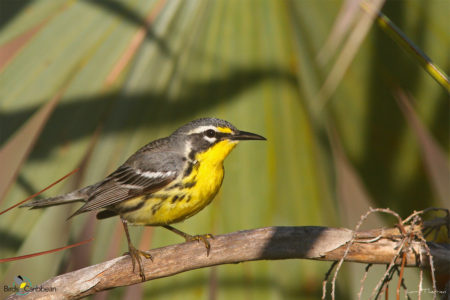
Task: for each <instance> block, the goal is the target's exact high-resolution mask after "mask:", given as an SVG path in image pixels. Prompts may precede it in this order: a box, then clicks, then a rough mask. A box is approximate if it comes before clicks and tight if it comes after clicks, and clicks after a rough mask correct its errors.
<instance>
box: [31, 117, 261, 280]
mask: <svg viewBox="0 0 450 300" xmlns="http://www.w3.org/2000/svg"><path fill="white" fill-rule="evenodd" d="M242 140H265V138H264V137H262V136H260V135H257V134H254V133H250V132H245V131H241V130H238V129H237V128H236V127H234V126H233V125H232V124H230V123H229V122H227V121H224V120H220V119H216V118H203V119H198V120H195V121H192V122H189V123H187V124H186V125H184V126H182V127H180V128H179V129H177V130H176V131H175V132H174V133H172V134H171V135H170V136H168V137H165V138H162V139H158V140H155V141H153V142H151V143H149V144H147V145H145V146H144V147H142V148H141V149H139V150H138V151H137V152H136V153H135V154H133V155H132V156H131V157H130V158H128V159H127V161H125V163H124V164H122V165H121V166H120V167H119V168H118V169H117V170H115V171H114V172H112V173H111V174H110V175H109V176H108V177H106V178H105V179H103V180H102V181H100V182H98V183H95V184H93V185H90V186H87V187H84V188H82V189H79V190H76V191H73V192H70V193H67V194H64V195H61V196H57V197H53V198H47V199H42V200H33V201H31V202H29V203H26V204H24V205H22V207H31V208H42V207H47V206H53V205H60V204H67V203H71V202H77V201H79V202H84V205H83V206H82V207H80V208H79V209H78V210H77V211H76V212H75V213H74V214H73V215H72V216H71V217H73V216H76V215H78V214H81V213H84V212H89V211H97V210H100V212H99V213H98V214H97V219H105V218H109V217H113V216H119V217H120V219H121V221H122V224H123V227H124V230H125V234H126V237H127V241H128V250H129V254H130V256H131V260H132V264H133V271H134V270H135V264H136V262H137V263H138V265H139V274H140V276H141V277H142V280H145V273H144V269H143V266H142V261H141V257H140V256H144V257H145V258H150V259H153V258H152V256H151V255H150V254H149V253H146V252H144V251H141V250H138V249H136V248H135V247H134V246H133V244H132V242H131V239H130V235H129V233H128V224H130V225H141V226H162V227H164V228H166V229H169V230H171V231H172V232H174V233H176V234H178V235H180V236H182V237H183V238H184V239H185V240H186V241H194V240H196V241H202V242H203V243H204V244H205V247H206V249H207V254H209V249H210V244H209V241H208V238H212V237H213V236H212V235H211V234H204V235H189V234H187V233H184V232H182V231H180V230H178V229H176V228H174V227H172V226H170V225H169V224H173V223H177V222H180V221H183V220H185V219H187V218H189V217H191V216H193V215H195V214H196V213H198V212H199V211H200V210H202V209H203V208H204V207H205V206H207V205H208V204H209V203H211V201H212V200H213V199H214V197H215V195H216V194H217V192H218V191H219V189H220V186H221V184H222V180H223V176H224V170H223V161H224V160H225V158H226V157H227V156H228V154H229V153H230V151H231V150H232V149H233V148H234V147H235V146H236V144H237V143H238V142H239V141H242ZM71 217H70V218H71Z"/></svg>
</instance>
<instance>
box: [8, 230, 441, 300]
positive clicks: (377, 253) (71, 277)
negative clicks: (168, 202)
mask: <svg viewBox="0 0 450 300" xmlns="http://www.w3.org/2000/svg"><path fill="white" fill-rule="evenodd" d="M405 227H406V228H407V227H408V226H405ZM380 236H381V237H380ZM352 238H353V242H352V245H351V247H350V249H347V244H348V243H349V242H350V240H352ZM367 240H373V242H371V243H367ZM364 241H366V242H364ZM210 242H211V252H210V254H209V256H206V251H205V247H204V245H203V244H199V243H196V242H189V243H183V244H177V245H172V246H167V247H164V248H158V249H152V250H151V251H149V253H150V254H151V255H152V256H153V257H154V261H153V262H152V261H151V260H145V261H143V264H144V268H145V275H146V278H147V280H153V279H157V278H161V277H167V276H172V275H175V274H178V273H181V272H186V271H189V270H194V269H199V268H204V267H209V266H214V265H221V264H231V263H240V262H245V261H253V260H275V259H293V258H301V259H313V260H324V261H339V260H340V259H341V258H342V257H343V256H344V253H345V252H347V253H346V256H345V260H346V261H352V262H360V263H366V264H390V263H392V261H393V258H395V257H396V256H398V245H399V242H401V234H400V231H399V229H397V228H393V229H386V230H382V231H380V230H372V231H368V232H358V233H357V234H356V237H355V234H354V232H353V231H351V230H349V229H343V228H327V227H266V228H259V229H253V230H245V231H239V232H235V233H230V234H225V235H218V236H216V237H215V239H213V240H210ZM427 245H428V248H429V250H430V253H431V255H432V256H433V261H434V263H435V266H436V272H450V270H449V268H450V267H449V266H450V245H448V244H437V243H431V242H429V243H427ZM404 251H405V259H404V263H405V266H406V267H414V266H415V267H417V266H419V267H427V266H428V264H429V260H428V259H427V258H428V254H427V250H426V249H424V246H423V242H421V241H411V243H410V245H409V247H408V248H407V249H404ZM419 255H420V256H422V257H423V258H424V259H419ZM394 263H395V264H396V265H399V264H401V263H402V260H401V259H398V260H395V261H394ZM140 282H141V278H140V276H139V274H138V273H133V271H132V266H131V260H130V257H129V256H127V255H126V256H122V257H118V258H115V259H113V260H110V261H106V262H103V263H100V264H97V265H93V266H89V267H86V268H83V269H80V270H77V271H74V272H70V273H66V274H63V275H60V276H56V277H54V278H51V279H49V280H47V281H46V282H44V283H43V284H42V287H43V288H50V287H52V288H54V290H53V291H50V292H43V291H37V292H31V293H30V294H28V295H26V296H21V297H20V299H79V298H82V297H85V296H87V295H91V294H94V293H97V292H99V291H103V290H107V289H111V288H114V287H119V286H126V285H132V284H136V283H140ZM8 299H18V296H15V295H12V296H10V297H9V298H8Z"/></svg>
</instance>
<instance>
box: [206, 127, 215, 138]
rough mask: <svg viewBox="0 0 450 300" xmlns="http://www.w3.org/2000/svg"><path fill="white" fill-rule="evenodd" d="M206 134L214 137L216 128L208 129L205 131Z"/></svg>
mask: <svg viewBox="0 0 450 300" xmlns="http://www.w3.org/2000/svg"><path fill="white" fill-rule="evenodd" d="M205 135H206V136H207V137H210V138H213V137H215V136H216V132H215V131H214V130H212V129H208V130H206V131H205Z"/></svg>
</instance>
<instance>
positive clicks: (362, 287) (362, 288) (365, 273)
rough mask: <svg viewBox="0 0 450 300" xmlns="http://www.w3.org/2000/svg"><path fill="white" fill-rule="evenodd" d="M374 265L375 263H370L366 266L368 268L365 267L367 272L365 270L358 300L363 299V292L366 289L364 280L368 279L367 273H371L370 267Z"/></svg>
mask: <svg viewBox="0 0 450 300" xmlns="http://www.w3.org/2000/svg"><path fill="white" fill-rule="evenodd" d="M372 266H373V264H368V265H367V266H366V269H365V272H364V276H363V278H362V279H361V287H360V288H359V293H358V300H360V299H361V296H362V292H363V290H364V282H365V281H366V279H367V275H369V269H370V268H371V267H372Z"/></svg>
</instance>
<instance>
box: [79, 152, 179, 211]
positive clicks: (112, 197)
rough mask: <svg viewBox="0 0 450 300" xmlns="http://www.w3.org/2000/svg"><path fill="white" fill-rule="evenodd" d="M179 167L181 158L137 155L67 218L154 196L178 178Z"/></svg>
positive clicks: (170, 155)
mask: <svg viewBox="0 0 450 300" xmlns="http://www.w3.org/2000/svg"><path fill="white" fill-rule="evenodd" d="M183 163H184V161H183V157H182V156H181V155H180V154H178V153H175V152H152V151H143V152H137V153H136V154H135V155H133V156H132V157H130V158H129V159H128V160H127V161H126V162H125V163H124V164H123V165H122V166H120V167H119V168H118V169H117V170H116V171H114V172H113V173H112V174H111V175H109V176H108V177H106V178H105V179H104V180H103V181H102V182H100V183H98V184H96V185H94V186H93V188H92V191H91V192H90V194H89V198H88V200H87V202H86V203H85V204H84V205H83V206H82V207H81V208H80V209H79V210H77V211H76V212H75V213H74V214H73V215H72V216H71V217H73V216H75V215H78V214H80V213H83V212H87V211H92V210H98V209H104V208H108V207H111V206H113V205H115V204H117V203H120V202H122V201H125V200H128V199H131V198H134V197H136V196H140V195H148V194H151V193H154V192H156V191H158V190H160V189H162V188H163V187H164V186H166V185H168V184H169V183H170V182H172V181H173V180H174V179H175V178H176V177H177V176H178V174H180V172H181V170H182V167H183Z"/></svg>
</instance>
